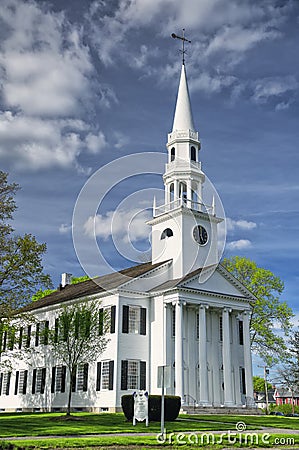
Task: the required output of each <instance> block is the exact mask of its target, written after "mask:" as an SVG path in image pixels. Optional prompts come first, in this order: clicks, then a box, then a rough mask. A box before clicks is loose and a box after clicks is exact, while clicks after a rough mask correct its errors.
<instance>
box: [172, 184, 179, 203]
mask: <svg viewBox="0 0 299 450" xmlns="http://www.w3.org/2000/svg"><path fill="white" fill-rule="evenodd" d="M178 187H179V183H178V180H174V190H173V195H174V199H173V200H177V199H178V197H179V189H178Z"/></svg>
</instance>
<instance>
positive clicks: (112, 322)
mask: <svg viewBox="0 0 299 450" xmlns="http://www.w3.org/2000/svg"><path fill="white" fill-rule="evenodd" d="M115 316H116V306H115V305H113V306H111V321H110V333H115Z"/></svg>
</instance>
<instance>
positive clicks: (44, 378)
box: [40, 367, 46, 394]
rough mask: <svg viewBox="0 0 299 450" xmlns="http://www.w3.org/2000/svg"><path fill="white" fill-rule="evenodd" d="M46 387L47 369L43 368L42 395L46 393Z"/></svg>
mask: <svg viewBox="0 0 299 450" xmlns="http://www.w3.org/2000/svg"><path fill="white" fill-rule="evenodd" d="M45 386H46V368H45V367H43V368H42V382H41V388H40V393H41V394H43V393H44V392H45Z"/></svg>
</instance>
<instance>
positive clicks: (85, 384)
mask: <svg viewBox="0 0 299 450" xmlns="http://www.w3.org/2000/svg"><path fill="white" fill-rule="evenodd" d="M87 387H88V363H85V364H84V366H83V391H84V392H86V391H87Z"/></svg>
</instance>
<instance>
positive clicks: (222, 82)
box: [189, 72, 236, 93]
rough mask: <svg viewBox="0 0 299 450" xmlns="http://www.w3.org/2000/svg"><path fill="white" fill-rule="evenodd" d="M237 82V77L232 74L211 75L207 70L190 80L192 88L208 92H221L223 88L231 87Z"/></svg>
mask: <svg viewBox="0 0 299 450" xmlns="http://www.w3.org/2000/svg"><path fill="white" fill-rule="evenodd" d="M235 82H236V77H233V76H230V75H217V74H216V75H213V76H212V75H210V74H209V73H207V72H203V73H201V74H200V75H199V76H198V77H196V78H192V79H191V80H190V82H189V86H190V90H193V91H199V90H200V91H204V92H207V93H215V92H220V91H221V90H222V89H223V88H226V87H230V86H232V85H233V84H234V83H235Z"/></svg>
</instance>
